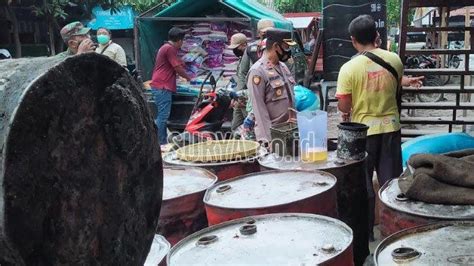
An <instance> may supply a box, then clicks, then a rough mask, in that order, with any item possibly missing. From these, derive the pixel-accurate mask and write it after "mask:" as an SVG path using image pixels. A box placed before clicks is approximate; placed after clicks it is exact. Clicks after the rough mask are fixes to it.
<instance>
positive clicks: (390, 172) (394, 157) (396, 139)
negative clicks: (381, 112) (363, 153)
mask: <svg viewBox="0 0 474 266" xmlns="http://www.w3.org/2000/svg"><path fill="white" fill-rule="evenodd" d="M366 147H367V153H368V156H367V175H366V176H367V193H368V198H369V202H368V203H369V232H370V233H372V232H373V231H372V230H373V227H374V221H375V197H377V195H376V193H377V191H374V188H373V183H372V178H373V174H374V170H375V172H376V173H377V179H378V181H379V184H380V187H382V186H383V185H384V184H385V183H386V182H388V181H390V180H391V179H393V178H397V177H399V176H400V175H401V174H402V171H403V169H402V148H401V132H400V130H399V131H396V132H390V133H384V134H377V135H372V136H368V137H367V146H366Z"/></svg>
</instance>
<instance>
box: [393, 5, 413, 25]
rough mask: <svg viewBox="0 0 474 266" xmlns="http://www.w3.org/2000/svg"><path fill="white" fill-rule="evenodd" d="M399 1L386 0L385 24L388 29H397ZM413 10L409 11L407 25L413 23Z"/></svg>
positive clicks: (399, 11) (399, 9) (399, 10)
mask: <svg viewBox="0 0 474 266" xmlns="http://www.w3.org/2000/svg"><path fill="white" fill-rule="evenodd" d="M401 6H402V1H401V0H387V24H388V26H389V27H398V26H399V25H400V15H401ZM414 14H415V10H414V9H410V12H409V14H408V24H411V22H412V21H413V16H414Z"/></svg>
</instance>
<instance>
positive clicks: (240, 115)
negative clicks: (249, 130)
mask: <svg viewBox="0 0 474 266" xmlns="http://www.w3.org/2000/svg"><path fill="white" fill-rule="evenodd" d="M246 117H247V111H246V110H245V107H234V112H233V114H232V124H231V127H230V129H231V130H232V132H235V130H236V129H237V128H238V127H239V126H240V125H242V124H243V123H244V120H245V118H246Z"/></svg>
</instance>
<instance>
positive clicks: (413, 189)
mask: <svg viewBox="0 0 474 266" xmlns="http://www.w3.org/2000/svg"><path fill="white" fill-rule="evenodd" d="M408 165H409V166H408V169H407V171H406V172H405V173H404V174H403V175H402V178H401V179H400V180H399V182H398V184H399V187H400V190H401V191H402V192H403V193H405V195H406V196H407V197H408V198H410V199H414V200H418V201H423V202H427V203H432V204H450V205H474V149H468V150H462V151H456V152H453V153H446V154H443V155H437V154H416V155H413V156H412V157H411V158H410V160H409V161H408Z"/></svg>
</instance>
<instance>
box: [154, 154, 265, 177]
mask: <svg viewBox="0 0 474 266" xmlns="http://www.w3.org/2000/svg"><path fill="white" fill-rule="evenodd" d="M265 154H266V150H265V149H264V148H262V149H260V150H259V152H258V154H257V155H256V156H253V157H251V158H245V159H241V160H233V161H225V162H212V163H203V162H188V161H183V160H180V159H178V157H177V155H176V152H175V151H174V152H168V153H166V154H164V155H163V162H164V163H165V164H166V165H173V166H180V167H200V168H204V169H207V170H209V171H211V172H212V173H214V174H215V175H216V176H217V178H218V179H219V181H223V180H227V179H230V178H234V177H237V176H241V175H246V174H250V173H255V172H259V171H260V166H259V164H258V161H257V159H258V158H260V157H261V156H263V155H265Z"/></svg>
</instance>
